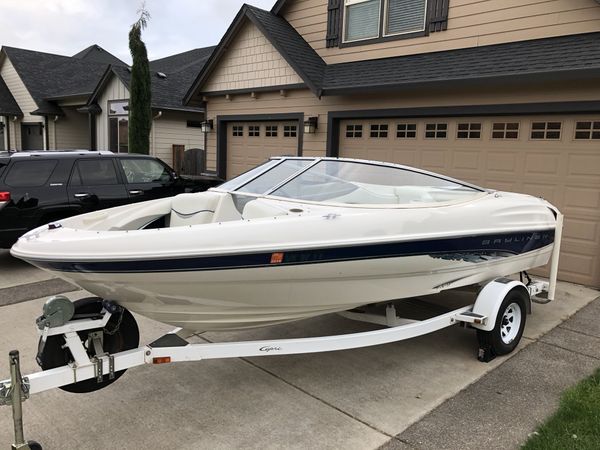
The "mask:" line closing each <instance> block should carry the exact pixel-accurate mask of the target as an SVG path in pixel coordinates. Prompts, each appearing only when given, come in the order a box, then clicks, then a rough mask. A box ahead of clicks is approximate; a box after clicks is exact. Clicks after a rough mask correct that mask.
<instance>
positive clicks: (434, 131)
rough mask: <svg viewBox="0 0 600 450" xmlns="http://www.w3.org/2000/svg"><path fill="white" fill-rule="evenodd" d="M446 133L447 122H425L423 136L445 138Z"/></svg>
mask: <svg viewBox="0 0 600 450" xmlns="http://www.w3.org/2000/svg"><path fill="white" fill-rule="evenodd" d="M447 135H448V124H447V123H428V124H425V138H427V139H446V137H447Z"/></svg>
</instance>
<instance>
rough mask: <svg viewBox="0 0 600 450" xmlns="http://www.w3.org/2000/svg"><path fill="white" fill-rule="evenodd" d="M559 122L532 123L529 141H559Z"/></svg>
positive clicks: (560, 124)
mask: <svg viewBox="0 0 600 450" xmlns="http://www.w3.org/2000/svg"><path fill="white" fill-rule="evenodd" d="M561 126H562V123H561V122H532V123H531V139H560V129H561Z"/></svg>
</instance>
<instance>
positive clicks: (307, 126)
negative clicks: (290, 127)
mask: <svg viewBox="0 0 600 450" xmlns="http://www.w3.org/2000/svg"><path fill="white" fill-rule="evenodd" d="M318 121H319V118H318V117H309V118H308V119H306V120H305V121H304V132H305V133H309V134H313V133H314V132H315V131H316V130H317V125H318Z"/></svg>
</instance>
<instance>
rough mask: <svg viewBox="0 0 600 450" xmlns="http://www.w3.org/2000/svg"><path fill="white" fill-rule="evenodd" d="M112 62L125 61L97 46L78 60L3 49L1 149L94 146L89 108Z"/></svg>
mask: <svg viewBox="0 0 600 450" xmlns="http://www.w3.org/2000/svg"><path fill="white" fill-rule="evenodd" d="M108 64H122V65H124V64H125V63H123V62H122V61H121V60H119V59H118V58H116V57H115V56H113V55H111V54H110V53H108V52H106V51H105V50H103V49H102V48H100V47H99V46H97V45H93V46H91V47H88V48H87V49H85V50H84V51H82V52H80V53H78V54H77V55H75V56H73V57H69V56H61V55H53V54H50V53H42V52H36V51H31V50H24V49H19V48H13V47H2V50H0V116H1V117H2V121H1V125H0V128H2V130H3V136H1V137H2V140H1V143H0V148H4V149H11V150H40V149H46V150H47V149H55V148H65V149H72V148H87V147H89V144H90V142H89V133H88V129H89V125H88V123H89V117H88V115H87V114H81V113H80V112H78V111H77V109H78V108H80V107H82V106H85V105H86V104H87V101H88V98H89V96H90V95H91V93H92V92H93V91H94V88H95V87H96V85H97V84H98V82H99V80H100V78H101V77H102V75H103V73H104V72H105V70H106V67H107V66H108Z"/></svg>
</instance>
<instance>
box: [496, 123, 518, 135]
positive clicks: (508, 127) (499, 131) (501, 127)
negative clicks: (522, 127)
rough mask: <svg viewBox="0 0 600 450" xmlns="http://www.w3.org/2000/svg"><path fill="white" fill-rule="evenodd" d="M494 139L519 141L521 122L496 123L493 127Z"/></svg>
mask: <svg viewBox="0 0 600 450" xmlns="http://www.w3.org/2000/svg"><path fill="white" fill-rule="evenodd" d="M492 139H519V122H496V123H494V124H493V125H492Z"/></svg>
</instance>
